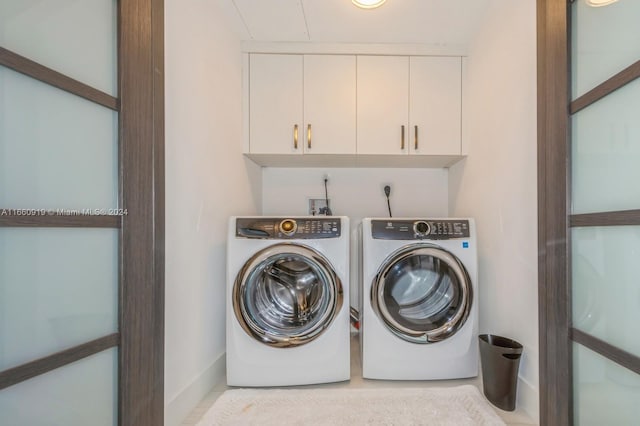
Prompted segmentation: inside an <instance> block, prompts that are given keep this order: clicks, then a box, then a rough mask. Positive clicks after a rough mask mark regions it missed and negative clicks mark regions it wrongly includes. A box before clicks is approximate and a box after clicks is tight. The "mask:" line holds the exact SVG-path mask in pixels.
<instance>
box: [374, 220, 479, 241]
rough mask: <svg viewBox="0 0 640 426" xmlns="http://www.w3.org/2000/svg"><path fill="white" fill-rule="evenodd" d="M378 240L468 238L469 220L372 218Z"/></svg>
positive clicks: (375, 236)
mask: <svg viewBox="0 0 640 426" xmlns="http://www.w3.org/2000/svg"><path fill="white" fill-rule="evenodd" d="M371 236H372V237H373V238H375V239H378V240H450V239H453V238H469V236H470V231H469V221H468V220H460V219H435V220H433V219H415V220H393V219H392V218H390V219H389V220H372V221H371Z"/></svg>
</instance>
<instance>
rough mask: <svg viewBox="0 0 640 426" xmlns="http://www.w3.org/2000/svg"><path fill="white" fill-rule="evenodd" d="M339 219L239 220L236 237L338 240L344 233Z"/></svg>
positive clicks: (259, 218) (284, 218)
mask: <svg viewBox="0 0 640 426" xmlns="http://www.w3.org/2000/svg"><path fill="white" fill-rule="evenodd" d="M341 228H342V222H341V221H340V219H338V218H331V217H330V216H329V217H322V218H318V219H315V218H313V219H310V218H288V217H283V218H272V217H269V218H266V217H265V218H262V217H257V218H238V219H236V237H244V238H263V239H278V240H287V239H291V240H314V239H319V238H338V237H340V234H341V232H342V229H341Z"/></svg>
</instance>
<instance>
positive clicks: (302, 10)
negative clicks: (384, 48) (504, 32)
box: [217, 0, 513, 51]
mask: <svg viewBox="0 0 640 426" xmlns="http://www.w3.org/2000/svg"><path fill="white" fill-rule="evenodd" d="M217 1H218V3H219V4H220V6H221V9H222V10H223V13H224V14H225V15H226V18H227V19H228V20H229V22H230V24H231V27H232V28H234V30H235V32H236V34H237V35H238V36H239V37H240V39H241V40H243V41H245V42H248V43H253V45H258V46H260V43H264V42H270V43H296V44H318V43H325V44H339V43H345V44H349V43H351V44H408V45H416V44H418V45H428V46H431V47H432V48H439V49H440V50H442V51H446V50H451V49H453V50H460V49H461V48H463V49H464V50H466V46H468V44H469V43H470V41H471V40H472V38H473V36H474V35H475V33H476V31H477V29H478V28H479V26H480V24H481V22H483V21H484V19H485V13H486V12H487V10H488V7H489V5H490V4H491V3H492V2H496V1H498V2H500V1H505V0H387V1H386V2H385V3H384V4H383V5H382V6H381V7H379V8H376V9H360V8H358V7H356V6H354V5H353V3H352V2H351V0H217ZM509 1H513V0H509Z"/></svg>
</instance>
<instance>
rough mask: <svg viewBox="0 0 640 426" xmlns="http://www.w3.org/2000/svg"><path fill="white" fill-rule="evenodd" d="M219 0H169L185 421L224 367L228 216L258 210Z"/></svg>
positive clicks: (179, 385) (170, 317) (234, 56)
mask: <svg viewBox="0 0 640 426" xmlns="http://www.w3.org/2000/svg"><path fill="white" fill-rule="evenodd" d="M221 16H222V15H221V13H220V12H219V11H218V9H217V5H216V3H215V2H213V1H210V0H189V1H186V2H185V1H179V0H166V1H165V25H166V27H165V32H166V33H165V37H166V38H165V56H166V57H165V67H166V77H165V88H166V311H165V315H166V317H165V323H166V335H165V339H166V341H165V422H166V424H167V425H175V424H179V423H180V422H181V421H182V420H183V418H184V417H185V416H186V415H187V414H188V413H189V412H190V411H191V409H192V408H194V407H195V405H196V404H197V403H198V402H199V401H200V400H201V399H202V398H203V397H204V395H205V394H206V393H207V392H208V391H209V390H211V388H212V387H213V386H214V384H215V383H216V382H217V381H218V380H222V374H223V372H224V357H223V354H224V351H225V334H224V330H225V328H224V324H225V318H224V313H225V309H224V295H225V262H226V259H225V245H226V230H227V220H228V217H229V216H231V215H238V214H256V213H258V211H259V209H260V203H261V202H260V195H261V193H260V191H261V173H260V168H259V167H257V166H255V165H254V164H253V163H251V162H250V161H248V160H245V159H244V157H243V156H242V155H241V150H242V140H241V128H242V114H241V108H242V106H241V98H242V96H241V95H242V57H241V53H240V51H241V47H240V42H239V40H238V38H237V37H236V36H235V35H234V34H233V33H232V32H231V31H230V30H229V29H228V27H227V23H226V22H225V21H224V20H223V19H222V18H221Z"/></svg>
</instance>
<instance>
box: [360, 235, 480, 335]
mask: <svg viewBox="0 0 640 426" xmlns="http://www.w3.org/2000/svg"><path fill="white" fill-rule="evenodd" d="M472 300H473V288H472V286H471V279H470V278H469V274H468V273H467V271H466V269H465V268H464V266H463V265H462V263H461V262H460V260H459V259H458V258H457V257H456V256H454V255H453V254H452V253H450V252H448V251H447V250H444V249H443V248H441V247H438V246H434V245H431V244H414V245H409V246H405V247H403V248H401V249H399V250H397V251H396V252H394V253H392V254H391V255H390V256H389V257H388V258H387V259H386V260H385V261H384V262H383V264H382V266H381V267H380V269H379V270H378V273H377V274H376V276H375V278H374V280H373V285H372V287H371V304H372V307H373V310H374V311H375V312H376V314H377V315H378V317H379V318H380V319H381V320H382V321H383V322H384V324H385V325H386V326H387V327H388V328H389V329H390V330H391V331H392V332H393V333H395V334H396V335H397V336H398V337H400V338H401V339H404V340H406V341H408V342H412V343H432V342H439V341H442V340H444V339H447V338H449V337H451V336H453V335H454V334H455V333H456V332H457V331H458V330H459V329H460V328H461V327H462V326H463V325H464V323H465V321H466V320H467V318H468V316H469V311H470V310H471V303H472Z"/></svg>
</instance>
